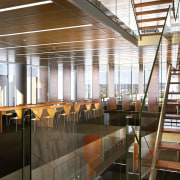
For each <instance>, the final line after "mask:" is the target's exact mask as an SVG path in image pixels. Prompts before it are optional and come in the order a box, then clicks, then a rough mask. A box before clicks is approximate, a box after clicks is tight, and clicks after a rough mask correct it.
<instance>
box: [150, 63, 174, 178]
mask: <svg viewBox="0 0 180 180" xmlns="http://www.w3.org/2000/svg"><path fill="white" fill-rule="evenodd" d="M171 67H172V65H169V68H168V75H167V83H166V88H165V91H164V99H163V103H162V108H161V114H160V119H159V125H158V130H157V134H156V141H155V146H154V153H153V159H152V165H151V173H150V180H154V179H155V177H156V161H157V159H158V157H159V149H158V147H159V143H160V141H161V139H162V132H161V130H162V127H163V124H164V116H165V112H166V104H167V99H168V92H169V83H170V79H171Z"/></svg>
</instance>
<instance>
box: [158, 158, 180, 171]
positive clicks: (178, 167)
mask: <svg viewBox="0 0 180 180" xmlns="http://www.w3.org/2000/svg"><path fill="white" fill-rule="evenodd" d="M156 168H158V169H166V170H172V171H180V162H172V161H163V160H158V161H157V163H156Z"/></svg>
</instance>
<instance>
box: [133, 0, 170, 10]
mask: <svg viewBox="0 0 180 180" xmlns="http://www.w3.org/2000/svg"><path fill="white" fill-rule="evenodd" d="M171 2H172V0H159V1H150V2H144V3H138V4H134V7H135V8H138V7H145V6H153V5H160V4H167V3H171Z"/></svg>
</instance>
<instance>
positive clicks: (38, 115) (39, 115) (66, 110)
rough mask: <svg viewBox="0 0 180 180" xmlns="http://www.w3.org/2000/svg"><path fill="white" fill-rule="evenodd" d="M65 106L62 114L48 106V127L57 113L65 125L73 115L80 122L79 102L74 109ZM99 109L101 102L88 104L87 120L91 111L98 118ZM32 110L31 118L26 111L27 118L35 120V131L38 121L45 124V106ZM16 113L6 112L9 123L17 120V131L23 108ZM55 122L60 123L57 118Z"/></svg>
mask: <svg viewBox="0 0 180 180" xmlns="http://www.w3.org/2000/svg"><path fill="white" fill-rule="evenodd" d="M63 108H64V113H61V114H60V113H58V111H57V110H56V108H48V109H47V112H48V115H47V116H44V117H43V119H47V120H48V127H49V125H50V119H53V118H54V116H55V114H56V113H58V117H61V116H62V117H64V125H65V123H66V122H68V121H71V116H73V119H74V120H75V122H78V120H79V118H80V116H81V113H82V111H80V105H79V104H75V105H74V108H73V109H74V110H73V111H71V109H72V107H71V106H64V107H63ZM98 110H99V103H95V104H94V108H91V104H87V105H86V109H85V110H83V111H84V113H85V116H86V121H87V119H89V118H90V112H91V111H92V112H94V113H93V114H94V117H95V118H96V117H97V113H98ZM32 112H33V115H34V116H31V118H30V114H29V113H25V119H31V121H33V122H34V131H35V128H36V123H37V122H38V121H40V126H44V121H43V120H42V113H43V108H34V109H32ZM15 114H16V117H13V116H12V115H13V113H6V116H7V117H8V119H9V123H8V124H10V123H11V121H12V120H14V121H15V123H16V131H17V124H18V120H22V109H16V110H15ZM55 123H56V125H57V123H58V122H57V120H56V121H55Z"/></svg>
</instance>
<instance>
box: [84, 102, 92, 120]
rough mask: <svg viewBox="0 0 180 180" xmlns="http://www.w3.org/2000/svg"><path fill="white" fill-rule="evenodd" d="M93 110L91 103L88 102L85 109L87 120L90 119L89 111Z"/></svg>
mask: <svg viewBox="0 0 180 180" xmlns="http://www.w3.org/2000/svg"><path fill="white" fill-rule="evenodd" d="M90 111H91V104H86V109H85V110H84V112H85V114H86V121H87V120H88V119H89V113H90Z"/></svg>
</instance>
